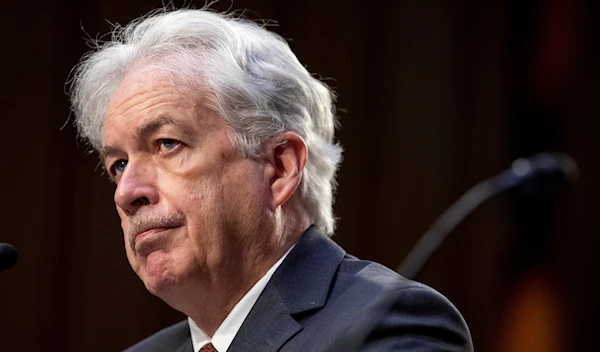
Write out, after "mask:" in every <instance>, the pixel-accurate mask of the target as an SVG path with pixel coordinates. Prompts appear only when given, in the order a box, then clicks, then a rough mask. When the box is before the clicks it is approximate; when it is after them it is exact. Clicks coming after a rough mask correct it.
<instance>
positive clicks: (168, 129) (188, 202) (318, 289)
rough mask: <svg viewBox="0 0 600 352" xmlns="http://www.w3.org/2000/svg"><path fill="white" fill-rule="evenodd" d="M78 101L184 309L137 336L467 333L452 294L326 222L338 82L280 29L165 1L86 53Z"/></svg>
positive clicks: (126, 214)
mask: <svg viewBox="0 0 600 352" xmlns="http://www.w3.org/2000/svg"><path fill="white" fill-rule="evenodd" d="M72 103H73V109H74V111H75V114H76V124H77V127H78V130H79V132H80V134H81V135H82V136H83V137H84V138H85V139H86V140H87V141H88V142H89V143H90V144H91V146H93V148H95V149H96V150H97V151H98V152H99V153H100V157H101V159H102V161H103V163H104V165H105V167H106V170H107V172H108V174H109V176H110V178H111V179H112V180H113V181H114V182H115V184H116V190H115V194H114V200H115V204H116V208H117V212H118V213H119V216H120V218H121V225H122V228H123V232H124V236H125V247H126V252H127V257H128V259H129V262H130V263H131V266H132V268H133V270H134V271H135V272H136V273H137V275H138V276H139V277H140V279H141V280H142V281H143V282H144V284H145V286H146V288H147V289H148V290H149V291H150V292H151V293H152V294H154V295H156V296H158V297H160V298H161V299H162V300H164V301H165V302H166V303H167V304H169V305H170V306H171V307H173V308H174V309H177V310H179V311H181V312H183V313H184V314H185V315H187V316H188V319H187V320H186V321H183V322H181V323H179V324H176V325H174V326H171V327H169V328H166V329H165V330H163V331H160V332H158V333H157V334H155V335H153V336H151V337H149V338H147V339H146V340H144V341H142V342H140V343H138V344H137V345H135V346H133V347H131V348H130V349H129V350H128V351H190V352H191V351H194V352H197V351H212V350H215V349H216V350H218V351H221V352H225V351H300V350H306V349H309V350H315V351H319V350H323V351H325V350H330V351H333V350H339V349H342V348H343V349H344V350H348V349H349V348H352V347H357V348H358V347H360V346H362V347H360V348H361V349H362V350H371V351H380V350H381V351H383V350H386V351H387V350H401V351H470V350H471V349H472V347H471V342H470V337H469V332H468V329H467V327H466V325H465V323H464V320H463V319H462V317H461V316H460V314H459V313H458V312H457V311H456V309H455V308H454V307H453V306H452V305H451V303H450V302H448V301H447V300H446V299H445V298H444V297H443V296H442V295H440V294H439V293H437V292H435V291H433V290H432V289H430V288H428V287H426V286H423V285H421V284H417V283H415V282H411V281H409V280H406V279H404V278H402V277H400V276H399V275H397V274H395V273H394V272H393V271H391V270H389V269H387V268H385V267H383V266H381V265H379V264H376V263H372V262H367V261H362V260H358V259H356V258H354V257H352V256H349V255H346V253H345V252H344V251H343V249H341V248H340V247H339V246H337V245H336V244H335V243H334V242H333V241H331V239H330V238H329V237H328V235H331V234H332V233H333V231H334V227H335V219H334V216H333V214H332V201H333V191H334V188H335V179H334V177H335V172H336V168H337V166H338V163H339V161H340V157H341V148H340V146H339V145H337V144H335V142H334V127H335V117H334V114H333V109H334V108H333V105H332V93H331V92H330V90H329V89H328V88H327V87H326V86H325V85H324V84H323V83H321V82H320V81H319V80H317V79H315V78H313V77H312V76H311V74H310V73H309V72H307V71H306V69H305V68H304V67H303V66H302V64H300V62H299V61H298V60H297V58H296V57H295V55H294V54H293V53H292V51H291V50H290V48H289V47H288V45H287V44H286V42H285V41H284V40H283V39H281V38H280V37H279V36H277V35H276V34H273V33H271V32H269V31H267V30H265V29H264V28H262V27H260V26H258V25H257V24H255V23H253V22H250V21H245V20H241V19H238V18H233V17H230V16H227V15H222V14H216V13H212V12H210V11H207V10H178V11H172V12H160V13H155V14H153V15H152V16H149V17H145V18H142V19H139V20H137V21H134V22H132V23H131V24H129V25H128V26H126V27H124V28H119V29H117V30H116V32H115V33H114V34H113V40H112V41H109V42H107V43H105V44H104V45H102V46H101V47H100V48H99V49H98V50H97V51H96V52H94V53H92V54H91V55H88V56H86V57H85V58H84V59H83V61H82V62H81V63H80V65H79V66H78V68H77V70H76V73H75V78H74V83H73V88H72ZM342 346H343V347H342Z"/></svg>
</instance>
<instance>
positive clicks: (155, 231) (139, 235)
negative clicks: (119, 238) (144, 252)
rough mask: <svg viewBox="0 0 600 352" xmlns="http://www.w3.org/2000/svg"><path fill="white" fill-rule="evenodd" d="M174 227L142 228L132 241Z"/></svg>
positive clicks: (135, 241)
mask: <svg viewBox="0 0 600 352" xmlns="http://www.w3.org/2000/svg"><path fill="white" fill-rule="evenodd" d="M173 228H174V227H153V228H149V229H147V230H144V231H142V232H140V233H138V234H137V235H135V236H134V237H133V242H134V243H137V242H138V241H141V240H143V239H144V238H145V237H149V236H152V235H154V234H158V233H160V232H164V231H166V230H170V229H173Z"/></svg>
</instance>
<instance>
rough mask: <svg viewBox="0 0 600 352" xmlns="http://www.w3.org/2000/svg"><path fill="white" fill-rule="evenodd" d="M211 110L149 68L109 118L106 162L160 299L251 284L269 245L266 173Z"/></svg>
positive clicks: (134, 254)
mask: <svg viewBox="0 0 600 352" xmlns="http://www.w3.org/2000/svg"><path fill="white" fill-rule="evenodd" d="M206 101H207V94H205V93H202V91H200V92H198V91H195V92H192V91H191V90H190V91H187V90H181V89H180V90H176V89H174V88H173V86H172V85H171V83H170V79H169V77H167V76H166V75H164V74H161V73H159V72H157V71H155V70H151V69H143V68H142V69H136V70H134V71H132V72H130V73H129V74H128V75H127V76H126V77H125V79H124V80H123V82H122V83H121V85H120V86H119V88H118V89H117V91H116V93H115V94H114V95H113V97H112V99H111V101H110V104H109V106H108V109H107V113H106V120H105V126H104V139H103V159H104V161H105V166H106V168H107V170H108V172H109V174H110V175H111V177H112V178H113V179H114V181H115V183H116V185H117V188H116V191H115V195H114V200H115V204H116V207H117V211H118V213H119V216H120V218H121V225H122V228H123V232H124V236H125V247H126V251H127V257H128V259H129V262H130V264H131V266H132V268H133V269H134V271H135V272H136V273H137V274H138V276H139V277H140V278H141V279H142V280H143V281H144V283H145V285H146V287H147V288H148V290H149V291H150V292H152V293H154V294H156V295H159V296H160V295H161V294H165V293H167V294H168V293H169V292H170V291H169V290H171V289H176V288H182V287H185V286H187V285H191V284H198V283H200V284H201V285H204V286H203V287H205V286H206V285H211V283H215V282H216V281H218V280H223V279H225V278H223V277H222V276H223V275H231V273H236V272H237V274H238V275H242V274H243V273H242V272H240V271H239V270H238V269H239V268H240V267H242V268H243V267H248V265H249V264H250V263H251V262H252V261H256V260H259V259H260V255H261V254H260V253H259V252H260V251H258V250H256V248H268V245H267V246H263V247H261V241H269V240H270V239H268V238H261V237H260V233H261V232H260V229H261V228H263V227H264V226H265V225H266V224H265V223H264V221H268V219H269V211H268V208H269V204H270V203H269V199H268V195H269V194H270V192H269V188H268V187H269V182H268V177H265V172H264V163H263V162H261V161H255V160H251V159H248V158H244V157H243V156H242V155H241V153H240V152H239V151H238V150H237V149H236V148H235V147H234V145H233V143H232V141H231V138H230V137H231V133H232V131H231V129H230V128H229V126H228V124H227V123H226V122H225V121H224V120H223V119H221V118H220V117H218V116H217V115H216V114H215V113H214V112H212V111H211V110H210V109H208V108H207V107H206V104H205V103H206ZM265 219H267V220H265ZM253 251H254V252H253ZM263 254H264V253H263ZM227 279H235V278H227Z"/></svg>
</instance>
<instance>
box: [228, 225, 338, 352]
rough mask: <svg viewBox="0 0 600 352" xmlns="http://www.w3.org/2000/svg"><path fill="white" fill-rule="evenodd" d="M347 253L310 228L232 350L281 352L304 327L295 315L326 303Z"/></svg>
mask: <svg viewBox="0 0 600 352" xmlns="http://www.w3.org/2000/svg"><path fill="white" fill-rule="evenodd" d="M345 254H346V253H345V252H344V250H343V249H342V248H341V247H340V246H338V245H337V244H336V243H335V242H333V241H332V240H331V239H330V238H328V237H327V236H325V235H324V234H322V233H321V232H320V231H319V230H318V229H317V228H316V227H314V226H311V227H310V228H308V230H306V231H305V232H304V234H303V235H302V237H301V238H300V240H299V241H298V243H297V244H296V246H295V247H294V249H293V250H292V251H291V252H290V254H289V255H288V256H287V258H286V259H285V260H284V261H283V263H281V266H280V267H279V268H278V269H277V271H275V274H273V277H272V278H271V281H269V283H268V284H267V286H266V287H265V289H264V291H263V292H262V294H261V295H260V297H259V298H258V300H257V301H256V304H255V305H254V307H253V308H252V310H251V311H250V313H249V314H248V317H247V318H246V320H245V321H244V323H243V324H242V326H241V328H240V330H239V331H238V333H237V335H236V337H235V339H234V340H233V342H232V343H231V346H230V347H229V351H256V350H259V351H264V352H272V351H277V350H278V349H279V348H280V347H281V346H282V345H283V344H284V343H285V342H286V341H288V340H289V339H290V338H291V337H292V336H294V335H295V334H297V333H298V332H299V331H300V330H302V325H301V324H300V323H299V322H298V321H296V319H294V315H296V314H299V313H303V312H307V311H309V310H317V309H320V308H322V307H323V306H324V305H325V303H326V302H327V294H328V292H329V287H330V286H331V282H332V280H333V277H334V275H335V273H336V270H337V268H338V266H339V264H340V263H341V261H342V259H343V258H344V255H345Z"/></svg>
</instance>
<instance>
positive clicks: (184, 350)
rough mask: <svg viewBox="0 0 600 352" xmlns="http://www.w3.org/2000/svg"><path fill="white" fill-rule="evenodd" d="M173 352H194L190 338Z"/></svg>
mask: <svg viewBox="0 0 600 352" xmlns="http://www.w3.org/2000/svg"><path fill="white" fill-rule="evenodd" d="M175 352H194V346H193V345H192V338H191V337H189V338H187V339H186V340H185V341H184V342H183V343H182V344H181V346H179V348H178V349H176V350H175Z"/></svg>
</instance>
